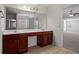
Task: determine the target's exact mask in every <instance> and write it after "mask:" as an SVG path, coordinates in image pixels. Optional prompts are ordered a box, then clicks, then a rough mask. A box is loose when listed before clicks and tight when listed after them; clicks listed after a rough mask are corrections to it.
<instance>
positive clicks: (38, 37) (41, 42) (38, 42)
mask: <svg viewBox="0 0 79 59" xmlns="http://www.w3.org/2000/svg"><path fill="white" fill-rule="evenodd" d="M37 45H38V46H43V36H42V35H37Z"/></svg>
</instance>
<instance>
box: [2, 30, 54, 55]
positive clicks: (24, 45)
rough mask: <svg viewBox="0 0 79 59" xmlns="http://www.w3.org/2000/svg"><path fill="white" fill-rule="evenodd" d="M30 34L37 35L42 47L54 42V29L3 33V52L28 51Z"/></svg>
mask: <svg viewBox="0 0 79 59" xmlns="http://www.w3.org/2000/svg"><path fill="white" fill-rule="evenodd" d="M28 36H37V45H38V46H40V47H42V46H46V45H49V44H52V42H53V32H52V31H46V32H33V33H21V34H12V35H3V53H5V54H13V53H22V52H27V51H28Z"/></svg>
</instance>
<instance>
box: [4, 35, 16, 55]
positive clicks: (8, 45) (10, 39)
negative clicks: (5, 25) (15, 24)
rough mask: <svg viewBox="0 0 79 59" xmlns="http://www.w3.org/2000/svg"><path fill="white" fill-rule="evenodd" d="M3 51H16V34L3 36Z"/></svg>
mask: <svg viewBox="0 0 79 59" xmlns="http://www.w3.org/2000/svg"><path fill="white" fill-rule="evenodd" d="M3 53H6V54H7V53H10V54H12V53H17V35H4V36H3Z"/></svg>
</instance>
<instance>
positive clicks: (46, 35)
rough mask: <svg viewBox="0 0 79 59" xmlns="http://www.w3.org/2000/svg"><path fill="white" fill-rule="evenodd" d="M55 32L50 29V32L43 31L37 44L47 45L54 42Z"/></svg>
mask: <svg viewBox="0 0 79 59" xmlns="http://www.w3.org/2000/svg"><path fill="white" fill-rule="evenodd" d="M52 34H53V32H52V31H48V32H42V35H39V36H37V38H38V39H37V44H38V46H41V47H42V46H46V45H49V44H52V42H53V36H52Z"/></svg>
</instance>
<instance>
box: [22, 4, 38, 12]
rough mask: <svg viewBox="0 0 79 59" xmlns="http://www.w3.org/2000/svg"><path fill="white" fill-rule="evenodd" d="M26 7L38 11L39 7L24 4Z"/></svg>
mask: <svg viewBox="0 0 79 59" xmlns="http://www.w3.org/2000/svg"><path fill="white" fill-rule="evenodd" d="M24 8H26V9H27V10H30V11H36V12H37V11H38V8H37V7H32V6H29V5H24Z"/></svg>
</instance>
